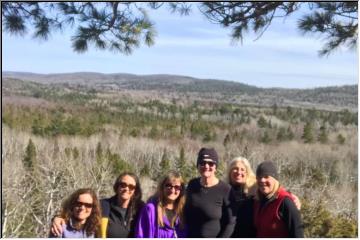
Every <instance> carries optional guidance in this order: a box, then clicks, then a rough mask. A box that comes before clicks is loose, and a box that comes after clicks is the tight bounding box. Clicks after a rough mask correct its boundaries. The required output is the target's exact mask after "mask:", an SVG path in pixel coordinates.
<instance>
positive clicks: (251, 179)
mask: <svg viewBox="0 0 360 240" xmlns="http://www.w3.org/2000/svg"><path fill="white" fill-rule="evenodd" d="M238 163H241V164H243V165H244V166H245V169H246V180H245V185H244V193H245V194H247V195H252V196H254V195H255V194H256V190H257V185H256V175H255V173H254V172H253V170H252V169H251V166H250V162H249V160H247V159H246V158H244V157H236V158H234V159H233V160H232V161H231V162H230V164H229V168H228V182H229V183H230V184H231V185H234V183H233V182H232V179H231V171H232V170H233V168H234V167H235V166H236V164H238Z"/></svg>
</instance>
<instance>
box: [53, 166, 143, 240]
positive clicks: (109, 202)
mask: <svg viewBox="0 0 360 240" xmlns="http://www.w3.org/2000/svg"><path fill="white" fill-rule="evenodd" d="M113 190H114V193H115V194H114V195H113V196H112V197H110V198H105V199H102V200H101V201H100V202H101V211H102V219H101V232H100V236H101V237H102V238H127V237H134V230H135V222H136V219H137V215H138V213H139V212H140V209H141V208H142V206H143V205H144V202H143V201H142V200H141V198H142V191H141V186H140V181H139V178H138V177H137V176H136V175H135V174H133V173H131V172H124V173H122V174H120V175H119V176H118V177H117V178H116V180H115V183H114V185H113ZM63 221H64V219H63V218H60V217H56V218H55V219H54V221H53V224H52V228H51V232H52V234H53V235H54V236H59V235H61V234H62V229H61V227H60V226H61V224H62V223H63Z"/></svg>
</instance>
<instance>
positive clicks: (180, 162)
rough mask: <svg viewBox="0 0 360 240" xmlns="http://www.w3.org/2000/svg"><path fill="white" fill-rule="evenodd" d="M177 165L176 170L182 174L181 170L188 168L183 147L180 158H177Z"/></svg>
mask: <svg viewBox="0 0 360 240" xmlns="http://www.w3.org/2000/svg"><path fill="white" fill-rule="evenodd" d="M175 165H176V170H177V171H179V172H181V169H182V168H184V167H185V166H186V159H185V150H184V147H183V146H181V148H180V153H179V157H178V158H177V161H176V164H175Z"/></svg>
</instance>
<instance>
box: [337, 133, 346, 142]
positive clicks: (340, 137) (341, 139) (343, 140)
mask: <svg viewBox="0 0 360 240" xmlns="http://www.w3.org/2000/svg"><path fill="white" fill-rule="evenodd" d="M337 142H338V143H339V144H341V145H343V144H344V143H345V137H344V136H343V135H342V134H341V133H340V134H339V135H338V136H337Z"/></svg>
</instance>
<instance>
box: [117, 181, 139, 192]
mask: <svg viewBox="0 0 360 240" xmlns="http://www.w3.org/2000/svg"><path fill="white" fill-rule="evenodd" d="M119 187H120V188H122V189H124V188H128V189H129V190H130V191H134V190H135V188H136V186H135V185H133V184H127V183H125V182H120V183H119Z"/></svg>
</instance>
